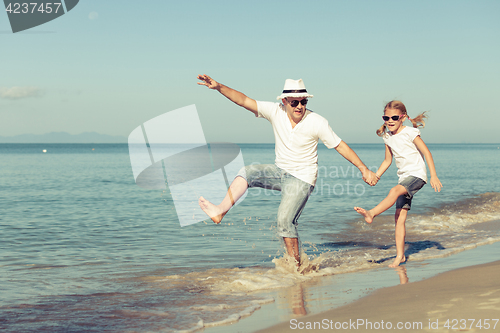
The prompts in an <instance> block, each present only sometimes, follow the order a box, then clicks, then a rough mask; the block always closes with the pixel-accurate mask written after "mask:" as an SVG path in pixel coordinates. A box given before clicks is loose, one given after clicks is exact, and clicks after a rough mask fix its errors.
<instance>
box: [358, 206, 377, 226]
mask: <svg viewBox="0 0 500 333" xmlns="http://www.w3.org/2000/svg"><path fill="white" fill-rule="evenodd" d="M354 210H355V211H356V212H358V213H359V214H361V215H363V216H364V217H365V221H366V223H372V222H373V215H372V213H370V211H366V210H365V209H363V208H361V207H354Z"/></svg>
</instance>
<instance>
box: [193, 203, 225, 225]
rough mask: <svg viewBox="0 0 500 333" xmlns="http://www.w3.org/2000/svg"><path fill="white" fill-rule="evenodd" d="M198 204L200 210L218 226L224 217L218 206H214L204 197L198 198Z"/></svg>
mask: <svg viewBox="0 0 500 333" xmlns="http://www.w3.org/2000/svg"><path fill="white" fill-rule="evenodd" d="M198 204H199V205H200V208H201V209H202V210H203V211H204V212H205V213H206V214H207V215H208V216H210V218H211V219H212V221H214V223H216V224H219V223H220V221H222V218H223V217H224V215H226V212H223V211H222V209H221V208H219V207H218V206H216V205H214V204H213V203H211V202H210V201H208V200H207V199H205V198H204V197H200V199H199V200H198Z"/></svg>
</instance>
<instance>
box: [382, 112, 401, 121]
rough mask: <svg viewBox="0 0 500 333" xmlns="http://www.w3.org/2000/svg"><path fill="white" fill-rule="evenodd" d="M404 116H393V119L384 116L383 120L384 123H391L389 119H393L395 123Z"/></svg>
mask: <svg viewBox="0 0 500 333" xmlns="http://www.w3.org/2000/svg"><path fill="white" fill-rule="evenodd" d="M403 116H404V114H400V115H399V116H392V117H389V116H382V119H384V121H389V119H392V120H394V121H398V120H399V118H401V117H403Z"/></svg>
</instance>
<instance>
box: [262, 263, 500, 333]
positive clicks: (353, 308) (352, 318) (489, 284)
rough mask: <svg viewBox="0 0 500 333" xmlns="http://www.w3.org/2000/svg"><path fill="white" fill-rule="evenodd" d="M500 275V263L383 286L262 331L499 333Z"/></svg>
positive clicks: (470, 267)
mask: <svg viewBox="0 0 500 333" xmlns="http://www.w3.org/2000/svg"><path fill="white" fill-rule="evenodd" d="M499 276H500V261H495V262H493V263H488V264H482V265H476V266H469V267H464V268H460V269H456V270H453V271H449V272H445V273H441V274H439V275H437V276H435V277H432V278H429V279H425V280H422V281H419V282H415V283H409V284H403V285H398V286H393V287H388V288H382V289H379V290H377V291H375V292H374V293H373V294H371V295H369V296H367V297H364V298H361V299H359V300H357V301H355V302H353V303H351V304H348V305H346V306H343V307H340V308H337V309H333V310H329V311H326V312H322V313H318V314H313V315H309V316H304V317H300V318H292V319H291V320H289V321H287V322H284V323H281V324H278V325H275V326H272V327H269V328H267V329H264V330H261V331H258V332H296V331H307V332H320V331H325V330H335V329H345V330H347V329H354V328H356V330H357V331H361V332H371V331H377V332H380V331H381V330H389V329H392V330H394V329H405V330H410V331H424V332H448V331H450V330H456V331H459V330H460V331H468V332H484V331H498V330H500V323H499V322H498V319H500V281H499ZM479 326H482V328H480V327H479ZM487 326H489V328H488V329H487V328H486V327H487ZM495 326H496V327H495Z"/></svg>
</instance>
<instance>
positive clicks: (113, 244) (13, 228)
mask: <svg viewBox="0 0 500 333" xmlns="http://www.w3.org/2000/svg"><path fill="white" fill-rule="evenodd" d="M240 146H241V149H242V153H243V158H244V160H245V163H246V164H251V163H272V162H273V160H274V146H273V145H249V144H244V145H240ZM428 146H429V148H430V150H431V152H432V154H433V156H434V160H435V162H436V166H437V172H438V176H439V178H440V180H441V181H442V183H443V185H444V188H443V191H442V192H441V193H434V191H433V190H432V188H431V187H430V186H429V185H426V186H424V188H423V189H422V190H421V191H420V192H419V193H418V194H417V195H416V196H415V198H414V200H413V208H412V210H411V211H410V214H409V217H408V221H407V233H408V236H407V251H406V253H407V255H409V258H410V261H411V260H424V259H428V258H434V257H440V256H444V255H449V254H450V253H454V252H457V251H462V250H463V249H464V248H472V247H474V246H476V245H477V244H483V243H488V242H494V241H496V240H498V239H500V235H498V234H495V232H493V231H478V230H476V229H473V228H471V225H473V224H474V223H478V222H486V221H490V220H495V219H499V218H500V193H499V192H500V181H499V178H498V176H497V175H498V162H499V161H500V149H498V145H492V144H485V145H450V144H446V145H441V144H429V145H428ZM352 148H353V149H354V150H355V151H356V152H357V153H358V155H359V156H360V157H361V159H362V160H363V161H364V162H365V163H366V164H367V165H368V166H369V167H370V168H372V169H376V168H377V167H378V165H379V164H380V163H381V161H382V159H383V157H384V156H383V154H384V146H383V145H360V144H353V145H352ZM43 149H46V150H47V153H43V152H42V150H43ZM0 156H1V159H0V168H1V170H2V177H1V178H0V198H1V199H2V202H3V203H4V204H3V207H2V213H1V214H0V225H1V230H2V233H1V234H0V235H1V236H0V237H1V242H0V253H1V258H2V259H1V263H0V271H1V274H0V290H1V291H2V297H1V300H0V328H1V329H2V330H4V331H6V332H23V331H26V332H27V331H30V332H33V331H37V332H38V331H40V332H43V331H49V332H59V331H61V332H62V331H64V332H83V331H85V332H89V331H90V332H92V331H96V332H98V331H99V332H101V331H104V330H105V331H116V332H149V331H160V330H162V331H166V332H168V331H176V330H196V329H198V328H200V327H202V326H203V325H204V326H206V327H208V326H210V325H216V324H221V323H224V322H230V321H235V320H238V319H239V318H240V317H241V315H243V316H247V315H250V314H251V313H252V312H253V311H255V310H257V309H258V308H259V307H260V306H261V305H262V304H265V303H267V302H272V301H273V300H272V299H269V297H268V296H266V295H265V293H264V291H266V290H269V289H272V288H282V287H286V286H293V285H296V284H298V283H299V282H303V281H307V280H309V279H313V278H316V277H318V276H322V275H328V276H331V275H332V274H340V273H348V272H353V271H359V270H363V269H371V268H374V267H379V266H380V265H379V264H380V263H384V262H386V261H388V260H391V257H393V256H394V255H395V249H394V241H393V236H394V231H393V210H389V211H388V212H386V214H384V215H382V216H380V217H378V218H377V219H376V220H375V222H374V223H373V224H372V225H367V224H366V223H365V222H364V221H363V220H362V219H361V218H360V216H359V215H358V214H356V213H355V212H354V210H353V209H352V207H353V206H362V207H367V208H370V207H371V206H373V205H375V204H377V203H378V202H379V201H380V200H381V199H383V198H384V197H385V195H386V194H387V192H388V190H389V189H390V188H391V187H392V186H394V185H395V184H396V183H397V177H396V169H395V166H394V165H393V166H391V168H390V169H389V170H388V171H387V172H386V174H384V176H383V177H382V179H381V181H380V183H379V184H378V185H377V186H376V187H373V188H371V187H369V186H368V185H365V184H364V183H363V182H362V180H361V179H360V178H361V177H360V175H359V174H358V172H357V170H355V169H353V168H352V166H351V165H350V164H349V163H348V162H346V161H344V160H343V159H342V158H341V157H340V156H339V155H338V154H337V153H336V152H335V151H334V150H328V149H326V148H324V147H322V148H320V150H319V161H320V169H319V178H318V183H317V186H316V189H315V192H314V193H313V195H312V197H311V198H310V200H309V202H308V204H307V206H306V208H305V209H304V211H303V213H302V216H301V218H300V220H299V222H300V224H299V234H300V237H301V243H302V246H303V249H304V250H305V256H306V257H307V260H309V261H310V262H311V264H314V265H315V266H316V267H317V269H316V271H312V272H309V273H308V274H305V275H301V274H297V273H296V272H293V271H292V270H291V269H290V267H289V266H288V265H287V264H286V262H285V260H284V256H283V247H282V244H281V241H280V240H279V237H277V236H276V234H275V226H274V222H275V216H276V211H277V207H278V204H279V199H280V198H279V193H277V192H272V191H264V190H260V189H251V190H250V191H249V192H248V195H247V197H246V198H245V200H244V201H243V202H242V203H241V204H240V205H238V206H236V207H234V208H233V209H232V210H231V211H230V212H229V213H228V214H227V215H226V217H225V218H224V220H223V222H222V223H221V225H214V224H213V223H212V222H211V221H210V220H208V221H205V222H200V223H197V224H194V225H191V226H188V227H184V228H181V227H180V226H179V222H178V219H177V216H176V212H175V207H174V205H173V201H172V198H171V196H170V194H169V191H168V190H167V191H161V190H144V189H142V188H140V187H138V186H137V185H135V183H134V179H133V176H132V171H131V167H130V160H129V156H128V149H127V145H102V144H100V145H72V144H66V145H61V144H59V145H50V144H43V145H30V144H2V145H0ZM260 291H262V293H261V292H260Z"/></svg>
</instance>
